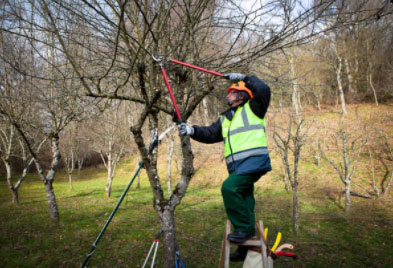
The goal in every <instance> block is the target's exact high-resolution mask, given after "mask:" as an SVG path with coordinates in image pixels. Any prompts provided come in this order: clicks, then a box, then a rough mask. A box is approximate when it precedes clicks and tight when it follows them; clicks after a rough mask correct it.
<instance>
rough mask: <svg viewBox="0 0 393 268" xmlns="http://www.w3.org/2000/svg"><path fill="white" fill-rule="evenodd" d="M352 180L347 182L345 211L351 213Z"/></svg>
mask: <svg viewBox="0 0 393 268" xmlns="http://www.w3.org/2000/svg"><path fill="white" fill-rule="evenodd" d="M350 186H351V182H349V181H346V182H345V212H346V213H349V211H350V210H351V187H350Z"/></svg>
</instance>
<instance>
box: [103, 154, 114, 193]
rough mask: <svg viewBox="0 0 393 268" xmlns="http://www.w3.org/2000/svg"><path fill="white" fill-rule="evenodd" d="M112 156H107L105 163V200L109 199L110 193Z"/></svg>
mask: <svg viewBox="0 0 393 268" xmlns="http://www.w3.org/2000/svg"><path fill="white" fill-rule="evenodd" d="M112 161H113V160H112V155H111V154H108V161H107V170H108V176H107V182H106V187H105V198H109V197H111V191H112V181H113V177H112V168H113V163H112Z"/></svg>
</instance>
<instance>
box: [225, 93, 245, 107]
mask: <svg viewBox="0 0 393 268" xmlns="http://www.w3.org/2000/svg"><path fill="white" fill-rule="evenodd" d="M237 93H238V91H237V90H231V91H230V92H229V93H228V94H227V101H228V104H229V105H230V106H231V107H232V108H234V107H236V106H238V105H239V104H241V103H242V101H243V100H242V99H239V95H238V94H237Z"/></svg>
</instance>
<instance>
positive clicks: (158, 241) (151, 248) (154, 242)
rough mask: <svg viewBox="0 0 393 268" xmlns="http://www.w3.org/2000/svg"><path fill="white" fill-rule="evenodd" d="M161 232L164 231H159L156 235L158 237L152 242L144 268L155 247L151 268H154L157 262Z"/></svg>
mask: <svg viewBox="0 0 393 268" xmlns="http://www.w3.org/2000/svg"><path fill="white" fill-rule="evenodd" d="M161 233H162V230H160V231H159V232H158V234H157V235H156V238H155V239H154V240H153V243H152V244H151V247H150V250H149V253H147V256H146V259H145V262H144V263H143V265H142V268H144V267H145V265H146V264H147V261H148V260H149V257H150V254H151V252H152V250H153V248H154V253H153V259H152V261H151V265H150V268H153V267H154V262H155V260H156V256H157V249H158V243H160V236H161Z"/></svg>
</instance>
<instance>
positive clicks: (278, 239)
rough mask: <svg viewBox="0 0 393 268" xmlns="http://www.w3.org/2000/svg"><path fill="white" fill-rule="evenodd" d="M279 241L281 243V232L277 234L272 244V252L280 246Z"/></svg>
mask: <svg viewBox="0 0 393 268" xmlns="http://www.w3.org/2000/svg"><path fill="white" fill-rule="evenodd" d="M280 241H281V232H278V234H277V238H276V242H275V243H274V245H273V247H272V251H273V252H274V251H276V248H277V246H278V244H280Z"/></svg>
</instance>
